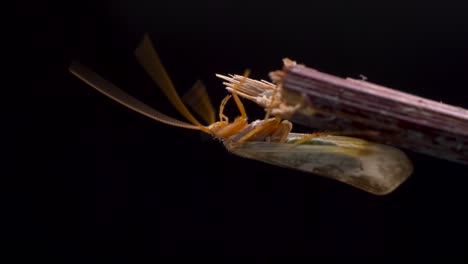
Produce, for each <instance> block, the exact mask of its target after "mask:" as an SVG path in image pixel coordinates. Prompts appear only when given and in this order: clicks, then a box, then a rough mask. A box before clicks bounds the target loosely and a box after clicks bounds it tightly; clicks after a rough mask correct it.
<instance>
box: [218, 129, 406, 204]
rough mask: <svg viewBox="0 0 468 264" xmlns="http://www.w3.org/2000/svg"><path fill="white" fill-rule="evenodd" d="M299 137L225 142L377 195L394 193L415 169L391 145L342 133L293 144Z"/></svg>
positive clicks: (248, 155) (241, 151)
mask: <svg viewBox="0 0 468 264" xmlns="http://www.w3.org/2000/svg"><path fill="white" fill-rule="evenodd" d="M299 138H301V134H295V133H291V134H290V135H289V136H288V143H286V144H280V143H269V142H253V141H251V142H244V143H243V144H241V145H236V144H233V142H229V141H226V143H225V145H226V147H227V149H228V150H229V151H231V152H232V153H234V154H236V155H239V156H241V157H245V158H249V159H254V160H258V161H262V162H266V163H270V164H273V165H277V166H281V167H286V168H292V169H296V170H300V171H305V172H311V173H314V174H317V175H321V176H324V177H328V178H332V179H335V180H338V181H341V182H344V183H346V184H349V185H352V186H354V187H357V188H360V189H362V190H365V191H367V192H370V193H373V194H376V195H385V194H388V193H390V192H392V191H393V190H395V189H396V188H397V187H398V186H399V185H400V184H401V183H403V182H404V181H405V180H406V179H407V178H408V177H409V176H410V175H411V173H412V171H413V166H412V164H411V161H410V160H409V159H408V158H407V156H406V155H405V154H404V153H403V152H402V151H401V150H399V149H396V148H393V147H390V146H386V145H381V144H376V143H372V142H368V141H365V140H361V139H356V138H350V137H339V136H320V137H317V138H313V139H311V140H309V141H308V142H306V143H305V144H302V145H294V144H291V143H292V142H294V141H296V140H298V139H299Z"/></svg>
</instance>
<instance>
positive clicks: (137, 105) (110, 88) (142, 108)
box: [69, 61, 209, 133]
mask: <svg viewBox="0 0 468 264" xmlns="http://www.w3.org/2000/svg"><path fill="white" fill-rule="evenodd" d="M69 70H70V72H71V73H72V74H73V75H75V76H76V77H78V78H79V79H81V80H82V81H84V82H85V83H87V84H88V85H90V86H91V87H93V88H94V89H96V90H97V91H99V92H101V93H103V94H104V95H106V96H108V97H110V98H112V99H113V100H115V101H117V102H119V103H120V104H122V105H124V106H126V107H128V108H130V109H132V110H134V111H136V112H138V113H140V114H143V115H145V116H147V117H149V118H152V119H154V120H156V121H159V122H161V123H165V124H168V125H171V126H176V127H182V128H188V129H195V130H201V131H203V132H207V133H209V130H208V129H207V128H205V127H199V126H195V125H191V124H189V123H186V122H182V121H180V120H177V119H175V118H172V117H170V116H167V115H165V114H163V113H161V112H159V111H157V110H155V109H153V108H152V107H150V106H148V105H146V104H144V103H143V102H141V101H140V100H138V99H136V98H135V97H132V96H131V95H129V94H128V93H126V92H124V91H123V90H122V89H120V88H118V87H117V86H115V85H114V84H112V83H111V82H109V81H107V80H106V79H104V78H102V77H101V76H99V75H98V74H97V73H95V72H94V71H92V70H91V69H89V68H88V67H86V66H84V65H82V64H80V63H79V62H76V61H73V62H72V63H71V64H70V67H69Z"/></svg>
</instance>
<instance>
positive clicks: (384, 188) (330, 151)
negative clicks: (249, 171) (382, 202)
mask: <svg viewBox="0 0 468 264" xmlns="http://www.w3.org/2000/svg"><path fill="white" fill-rule="evenodd" d="M135 56H136V58H137V60H138V61H139V63H140V64H141V65H142V66H143V68H144V70H145V71H146V72H147V73H148V74H149V76H150V77H151V78H152V79H153V81H154V82H155V83H156V84H157V85H158V87H159V88H160V89H161V90H162V91H163V93H164V94H165V95H166V97H167V98H168V99H169V101H170V102H171V103H172V105H173V106H174V107H175V108H176V109H177V110H178V112H180V113H181V114H182V115H183V116H184V117H185V118H187V120H188V121H189V122H190V123H188V122H184V121H180V120H178V119H175V118H172V117H170V116H167V115H165V114H163V113H161V112H159V111H157V110H155V109H154V108H152V107H150V106H148V105H146V104H144V103H143V102H141V101H139V100H138V99H136V98H134V97H132V96H131V95H129V94H128V93H126V92H124V91H123V90H122V89H120V88H118V87H116V86H115V85H114V84H112V83H111V82H109V81H107V80H105V79H104V78H102V77H101V76H99V75H98V74H97V73H95V72H94V71H92V70H91V69H89V68H87V67H86V66H84V65H82V64H80V63H79V62H76V61H74V62H72V63H71V65H70V67H69V70H70V72H71V73H72V74H74V75H75V76H77V77H78V78H79V79H81V80H83V81H84V82H86V83H87V84H88V85H90V86H91V87H93V88H95V89H96V90H97V91H99V92H101V93H103V94H104V95H106V96H108V97H110V98H112V99H113V100H115V101H117V102H119V103H120V104H122V105H124V106H126V107H128V108H130V109H133V110H134V111H136V112H139V113H141V114H143V115H145V116H147V117H149V118H152V119H154V120H156V121H158V122H162V123H165V124H167V125H171V126H176V127H181V128H185V129H193V130H199V131H202V132H204V133H208V134H210V135H212V136H213V137H214V138H217V139H219V140H221V141H222V143H223V144H224V146H225V147H226V149H227V150H228V151H229V152H231V153H233V154H235V155H238V156H241V157H244V158H248V159H253V160H257V161H261V162H265V163H269V164H272V165H276V166H280V167H285V168H290V169H295V170H299V171H303V172H308V173H313V174H316V175H320V176H324V177H328V178H331V179H335V180H338V181H340V182H343V183H346V184H349V185H351V186H354V187H357V188H359V189H362V190H364V191H367V192H370V193H372V194H376V195H385V194H388V193H390V192H392V191H393V190H394V189H396V188H397V187H398V186H399V185H400V184H401V183H402V182H404V181H405V180H406V179H407V178H408V177H409V176H410V175H411V173H412V171H413V167H412V164H411V162H410V160H409V159H408V158H407V156H406V155H405V154H404V153H403V152H402V151H401V150H399V149H396V148H393V147H390V146H387V145H382V144H377V143H373V142H369V141H366V140H363V139H359V138H353V137H345V136H337V135H331V134H326V133H312V134H301V133H293V132H291V130H292V123H291V122H289V121H288V120H282V119H281V118H278V117H270V113H269V112H267V113H266V115H265V118H264V119H261V120H255V121H252V122H249V121H248V117H247V113H246V110H245V108H244V106H243V104H242V101H241V99H240V98H239V96H238V94H237V92H236V89H237V88H238V87H240V86H242V84H243V83H244V82H245V81H247V80H250V79H248V78H247V75H248V71H246V74H244V76H243V78H241V79H240V81H239V83H238V85H233V86H231V87H230V89H228V92H229V93H228V95H227V96H226V97H225V98H224V99H223V100H222V102H221V104H220V107H219V114H218V116H219V120H218V121H215V111H214V109H213V107H212V105H211V102H210V101H209V99H208V95H207V93H206V89H205V87H204V86H203V85H202V84H201V83H200V82H198V83H197V84H196V85H195V86H194V87H193V88H192V89H191V90H190V91H189V93H188V95H186V96H184V97H183V98H184V99H185V100H183V99H182V98H181V97H179V95H178V94H177V92H176V89H175V88H174V85H173V84H172V82H171V80H170V78H169V75H168V74H167V72H166V70H165V68H164V66H163V65H162V63H161V61H160V58H159V56H158V54H157V53H156V51H155V50H154V48H153V45H152V42H151V40H150V39H149V37H148V36H147V35H145V36H144V38H143V40H142V41H141V43H140V44H139V45H138V47H137V48H136V50H135ZM231 98H232V99H233V100H234V102H235V104H236V106H237V108H238V109H239V112H240V115H239V116H238V117H236V118H235V119H234V120H230V119H229V117H227V116H226V115H225V114H224V108H225V106H226V104H227V102H228V101H229V100H230V99H231ZM183 101H185V102H187V104H188V105H190V106H192V108H193V110H194V111H195V112H197V113H198V114H200V116H202V117H203V119H204V120H205V121H206V122H207V123H209V125H202V124H201V123H200V122H199V121H198V120H197V119H196V118H195V117H194V116H193V115H192V113H191V112H190V111H189V110H188V108H187V107H186V105H185V104H184V102H183Z"/></svg>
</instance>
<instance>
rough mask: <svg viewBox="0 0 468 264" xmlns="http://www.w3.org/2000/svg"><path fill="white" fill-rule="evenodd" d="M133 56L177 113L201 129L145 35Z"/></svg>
mask: <svg viewBox="0 0 468 264" xmlns="http://www.w3.org/2000/svg"><path fill="white" fill-rule="evenodd" d="M135 56H136V57H137V60H138V61H139V62H140V64H141V66H143V68H144V69H145V71H146V72H147V73H148V75H149V76H150V77H151V79H153V81H154V82H155V83H156V84H157V85H158V86H159V88H160V89H161V90H162V91H163V92H164V94H165V95H166V96H167V98H168V99H169V101H170V102H171V103H172V105H173V106H174V107H175V108H176V109H177V111H179V113H180V114H182V115H183V116H184V117H185V118H187V120H189V121H190V122H191V123H192V124H194V125H196V126H199V127H203V126H202V124H200V122H198V120H197V119H196V118H195V117H194V116H193V115H192V114H191V113H190V111H189V110H188V109H187V107H186V106H185V105H184V103H182V100H181V99H180V97H179V95H178V94H177V91H176V89H175V87H174V84H173V83H172V81H171V79H170V78H169V75H168V74H167V72H166V69H165V68H164V66H163V65H162V63H161V59H160V58H159V55H158V54H157V53H156V50H155V49H154V48H153V44H152V43H151V40H150V38H149V36H148V35H147V34H145V35H144V37H143V40H142V41H141V42H140V45H138V47H137V48H136V49H135Z"/></svg>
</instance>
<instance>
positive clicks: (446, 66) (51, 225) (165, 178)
mask: <svg viewBox="0 0 468 264" xmlns="http://www.w3.org/2000/svg"><path fill="white" fill-rule="evenodd" d="M324 2H326V3H324ZM400 2H401V3H397V2H395V1H393V3H392V4H384V3H382V2H381V1H368V2H367V3H360V4H358V3H350V1H320V2H319V1H311V2H310V3H308V4H300V3H298V2H293V1H282V2H278V3H274V2H273V1H271V2H266V1H262V2H258V3H253V2H251V3H243V2H239V1H202V2H197V1H193V2H192V1H177V0H172V1H109V3H106V2H102V1H101V2H97V1H96V2H94V3H88V2H82V1H69V2H68V3H62V4H56V5H50V6H41V7H42V8H41V9H37V10H35V9H34V7H29V8H28V11H27V12H28V14H29V13H33V14H35V15H37V16H34V19H31V20H28V22H27V23H28V24H26V25H27V27H26V29H24V30H19V31H18V32H17V33H19V35H22V37H25V39H26V40H25V41H22V43H21V44H25V47H28V48H27V49H28V50H31V51H33V52H32V53H33V54H32V56H31V57H29V58H28V59H27V62H28V64H26V66H27V67H23V66H24V65H25V64H20V67H22V68H21V70H22V71H23V72H27V73H28V72H29V73H30V74H26V75H22V76H23V77H21V78H20V79H21V80H20V81H30V84H31V85H29V86H27V88H28V91H29V92H28V93H26V94H23V95H22V97H20V98H21V100H22V104H24V105H25V106H26V107H25V108H24V109H26V111H24V112H21V111H20V112H19V113H23V114H24V115H21V116H19V117H18V118H15V121H16V122H15V125H14V128H15V130H14V131H15V137H14V139H15V142H14V144H15V150H16V152H14V157H15V158H16V161H19V162H20V163H18V164H17V166H16V167H15V170H14V173H12V174H8V175H6V176H8V177H5V178H8V183H9V184H11V185H5V186H7V187H6V188H5V191H4V192H3V194H4V196H5V198H4V199H3V202H4V203H5V207H4V208H6V210H5V216H6V217H5V219H7V222H8V224H7V225H5V227H6V229H5V230H6V233H5V234H6V235H5V236H4V239H6V240H7V241H8V243H9V245H10V247H11V248H12V249H17V250H18V252H20V253H23V254H26V253H27V252H33V253H40V254H49V255H53V256H62V257H67V258H70V259H73V258H75V257H74V256H77V255H78V256H116V257H129V258H134V257H140V256H144V255H156V254H172V255H177V254H225V255H236V254H250V253H255V254H260V255H266V256H275V255H310V256H320V255H324V256H328V257H331V256H339V255H357V256H359V258H358V259H375V256H382V257H385V258H387V257H390V256H399V257H403V255H404V254H410V255H412V256H415V257H419V256H432V255H444V256H456V255H461V256H463V255H464V257H466V253H467V250H466V249H467V248H468V247H467V240H468V237H467V235H468V233H467V224H466V223H468V219H467V216H466V214H465V213H466V201H467V200H468V199H467V198H468V197H467V196H468V192H467V191H466V188H467V186H468V184H467V179H468V177H467V173H468V167H466V166H462V165H460V164H455V163H452V162H448V161H443V160H439V159H436V158H431V157H427V156H424V155H419V154H415V153H412V152H408V155H409V156H410V157H411V158H412V159H413V161H414V165H415V171H414V174H413V176H412V177H411V178H410V179H409V180H408V181H407V182H405V183H404V184H403V185H402V186H401V187H400V188H399V189H397V190H396V191H395V192H394V193H392V194H391V195H388V196H384V197H376V196H373V195H370V194H367V193H364V192H362V191H359V190H357V189H354V188H353V187H349V186H347V185H344V184H341V183H339V182H335V181H333V180H329V179H325V178H322V177H319V176H315V175H310V174H306V173H300V172H297V171H292V170H288V169H282V168H278V167H273V166H270V165H266V164H261V163H258V162H255V161H250V160H246V159H242V158H239V157H236V156H234V155H232V154H230V153H228V152H227V151H226V150H225V149H224V148H223V146H222V145H221V144H220V143H219V142H216V141H213V140H210V139H209V138H208V137H205V136H202V135H201V134H200V133H199V132H196V131H186V130H183V129H179V128H174V127H169V126H166V125H164V124H160V123H157V122H154V121H152V120H150V119H149V118H146V117H144V116H141V115H139V114H137V113H135V112H132V111H130V110H128V109H126V108H124V107H122V106H120V105H118V104H116V103H114V102H113V101H111V100H109V99H108V98H106V97H104V96H102V95H101V94H99V93H97V92H96V91H95V90H93V89H91V88H90V87H88V86H87V85H86V84H84V83H83V82H81V81H79V80H78V79H76V78H75V77H74V76H72V75H70V74H69V73H68V72H67V67H68V64H69V62H70V61H71V60H72V59H78V60H80V61H81V62H82V63H85V64H86V65H88V66H89V67H91V68H93V69H94V70H96V71H97V72H99V73H100V74H101V75H103V76H104V77H106V78H107V79H109V80H111V81H112V82H114V83H115V84H117V85H119V86H120V87H122V88H124V89H125V90H127V91H129V92H130V93H132V94H134V95H136V96H139V97H140V98H143V99H144V100H146V102H148V103H149V104H151V105H153V106H155V107H156V108H157V109H159V110H160V111H163V112H165V113H167V114H169V115H172V116H175V117H178V118H179V116H178V115H177V113H176V112H175V111H174V110H173V108H172V107H171V106H170V105H169V103H167V101H166V99H165V98H164V97H163V96H162V95H161V93H160V92H159V91H158V90H157V89H156V87H155V86H154V85H153V84H152V83H151V81H150V80H149V78H148V77H147V76H146V75H145V73H144V72H143V70H142V69H141V67H140V66H139V65H138V64H137V63H136V61H135V59H134V57H133V49H134V48H135V47H136V45H137V44H138V41H139V40H140V39H141V37H142V36H143V34H144V33H145V32H148V33H149V35H150V36H151V38H152V39H153V41H154V43H155V45H156V48H157V50H158V52H159V53H160V55H161V58H162V60H163V63H164V64H165V66H166V68H167V69H168V71H169V73H170V75H171V77H172V79H173V81H174V83H175V85H176V87H177V88H178V89H179V91H180V93H181V94H183V92H184V91H187V89H188V88H189V87H190V86H191V85H192V84H193V82H194V81H195V80H196V79H202V80H203V81H204V82H205V83H206V84H207V86H208V89H209V91H210V95H211V97H212V99H213V101H214V104H215V105H218V103H219V101H220V100H221V99H222V98H223V96H224V95H225V91H224V90H223V87H222V85H221V81H220V80H219V79H217V78H216V77H215V76H214V74H215V73H224V74H226V73H242V72H243V70H244V69H246V68H250V69H251V70H252V76H253V77H254V78H264V79H268V76H267V74H268V72H269V71H270V70H274V69H279V68H280V67H281V59H282V58H283V57H289V58H292V59H295V60H297V61H299V62H301V63H305V64H306V65H308V66H310V67H313V68H316V69H319V70H321V71H323V72H327V73H331V74H335V75H338V76H342V77H346V76H349V77H355V78H358V77H359V75H360V74H363V75H365V76H366V77H367V78H368V80H369V81H371V82H375V83H378V84H382V85H385V86H389V87H394V88H395V89H398V90H402V91H406V92H410V93H413V94H417V95H420V96H424V97H427V98H429V99H433V100H437V101H443V102H445V103H448V104H454V105H457V106H462V107H465V108H468V101H467V98H468V97H467V92H466V91H467V89H468V81H467V78H466V73H467V69H468V67H467V66H468V19H467V18H466V10H467V9H466V7H465V6H464V5H463V4H459V3H454V2H452V1H443V2H439V3H432V2H427V1H420V2H413V3H407V2H406V1H400ZM460 2H462V1H460ZM43 9H47V10H44V11H43ZM39 10H41V11H39ZM25 16H26V15H25ZM36 17H37V19H36ZM43 22H44V23H43ZM20 46H21V45H20ZM23 62H24V60H23V61H22V62H21V63H23ZM25 87H26V86H25ZM23 88H24V87H20V89H19V90H20V91H23ZM247 108H248V111H249V114H250V116H251V117H252V118H257V117H261V115H262V113H263V112H262V110H261V109H258V108H257V107H256V106H255V105H253V104H248V103H247ZM22 109H23V108H22ZM227 111H228V113H229V114H230V115H231V116H235V115H236V114H237V112H236V109H235V108H234V107H228V110H227ZM10 186H11V187H10Z"/></svg>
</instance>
